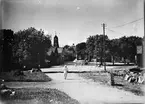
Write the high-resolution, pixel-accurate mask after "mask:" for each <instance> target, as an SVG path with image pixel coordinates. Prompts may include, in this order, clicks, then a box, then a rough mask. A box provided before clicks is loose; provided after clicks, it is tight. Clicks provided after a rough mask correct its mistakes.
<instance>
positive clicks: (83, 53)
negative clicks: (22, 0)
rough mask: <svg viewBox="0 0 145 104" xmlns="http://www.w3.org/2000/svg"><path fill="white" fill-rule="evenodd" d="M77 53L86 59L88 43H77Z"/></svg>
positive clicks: (79, 56)
mask: <svg viewBox="0 0 145 104" xmlns="http://www.w3.org/2000/svg"><path fill="white" fill-rule="evenodd" d="M76 53H77V58H80V59H85V58H86V43H85V42H82V43H78V44H77V45H76Z"/></svg>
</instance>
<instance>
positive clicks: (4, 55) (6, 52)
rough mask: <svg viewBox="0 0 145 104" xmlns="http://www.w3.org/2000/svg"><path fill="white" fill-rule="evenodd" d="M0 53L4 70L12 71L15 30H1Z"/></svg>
mask: <svg viewBox="0 0 145 104" xmlns="http://www.w3.org/2000/svg"><path fill="white" fill-rule="evenodd" d="M0 33H1V36H0V55H1V59H0V60H1V63H0V64H2V66H1V68H2V69H3V70H2V71H10V69H11V65H12V63H11V61H12V47H13V39H14V32H13V31H12V30H6V29H3V30H0Z"/></svg>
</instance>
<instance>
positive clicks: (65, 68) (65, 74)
mask: <svg viewBox="0 0 145 104" xmlns="http://www.w3.org/2000/svg"><path fill="white" fill-rule="evenodd" d="M67 73H68V68H67V65H64V69H63V74H64V79H66V78H67Z"/></svg>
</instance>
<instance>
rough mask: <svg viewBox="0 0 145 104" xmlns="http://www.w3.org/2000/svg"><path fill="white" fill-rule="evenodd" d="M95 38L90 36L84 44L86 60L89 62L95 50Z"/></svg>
mask: <svg viewBox="0 0 145 104" xmlns="http://www.w3.org/2000/svg"><path fill="white" fill-rule="evenodd" d="M94 43H95V38H94V36H90V37H88V38H87V42H86V53H87V58H88V61H91V59H92V58H93V56H94V53H93V52H94V49H95V45H94Z"/></svg>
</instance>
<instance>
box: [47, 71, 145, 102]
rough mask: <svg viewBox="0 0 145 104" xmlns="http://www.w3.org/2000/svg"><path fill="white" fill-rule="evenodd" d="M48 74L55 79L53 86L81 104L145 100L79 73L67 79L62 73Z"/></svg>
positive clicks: (70, 75)
mask: <svg viewBox="0 0 145 104" xmlns="http://www.w3.org/2000/svg"><path fill="white" fill-rule="evenodd" d="M47 75H48V76H49V77H51V78H52V79H53V81H52V82H53V85H52V87H53V88H57V89H59V90H61V91H64V92H65V93H67V94H68V95H69V96H71V97H72V98H74V99H76V100H78V101H79V102H81V104H96V103H110V104H111V103H144V102H145V100H144V96H143V97H141V96H136V95H133V94H132V93H130V92H126V91H123V90H119V89H116V88H112V87H108V86H104V85H100V84H99V83H95V82H93V81H91V80H85V79H83V78H81V77H79V76H78V75H77V74H69V75H68V79H67V80H64V79H63V74H62V73H59V74H47ZM54 83H55V84H54Z"/></svg>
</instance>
